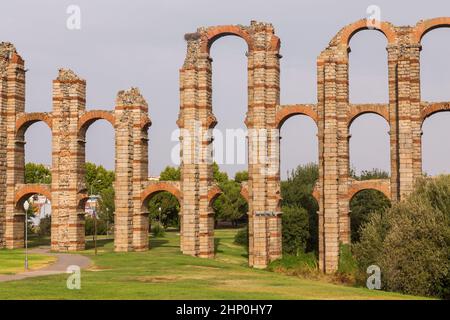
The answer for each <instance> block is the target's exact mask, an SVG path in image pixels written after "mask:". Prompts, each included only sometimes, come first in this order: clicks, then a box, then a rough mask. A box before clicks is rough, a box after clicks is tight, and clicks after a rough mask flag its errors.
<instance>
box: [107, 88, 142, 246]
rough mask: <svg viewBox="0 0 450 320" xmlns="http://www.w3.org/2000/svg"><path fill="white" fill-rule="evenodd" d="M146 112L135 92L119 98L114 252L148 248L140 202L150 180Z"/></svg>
mask: <svg viewBox="0 0 450 320" xmlns="http://www.w3.org/2000/svg"><path fill="white" fill-rule="evenodd" d="M147 108H148V107H147V103H146V102H145V100H144V98H143V97H142V95H141V94H140V93H139V90H138V89H136V88H132V89H130V90H127V91H120V92H119V93H118V94H117V98H116V108H115V132H116V164H115V167H116V180H115V183H114V188H115V207H116V212H115V217H114V219H115V223H114V226H115V232H114V248H115V251H133V250H146V249H147V248H148V217H147V216H146V214H147V212H146V211H145V210H143V208H142V203H141V201H140V192H141V191H142V185H143V182H144V180H146V179H147V156H146V154H147V147H146V144H147V133H146V131H145V133H144V132H142V129H141V126H140V120H141V116H142V115H143V114H146V112H147ZM144 154H145V155H144Z"/></svg>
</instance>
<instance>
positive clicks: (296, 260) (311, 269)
mask: <svg viewBox="0 0 450 320" xmlns="http://www.w3.org/2000/svg"><path fill="white" fill-rule="evenodd" d="M267 269H268V270H269V271H274V272H279V273H284V274H288V275H295V276H302V277H311V276H314V277H318V276H319V268H318V264H317V258H316V255H315V254H314V252H308V253H299V254H298V255H296V256H292V255H284V256H283V258H281V259H278V260H275V261H272V262H271V263H270V264H269V265H268V267H267Z"/></svg>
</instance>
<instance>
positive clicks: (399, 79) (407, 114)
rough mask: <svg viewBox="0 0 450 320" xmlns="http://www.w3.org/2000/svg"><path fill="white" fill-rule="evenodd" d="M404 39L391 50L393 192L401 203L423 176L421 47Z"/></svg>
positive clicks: (394, 197)
mask: <svg viewBox="0 0 450 320" xmlns="http://www.w3.org/2000/svg"><path fill="white" fill-rule="evenodd" d="M405 38H406V39H404V40H403V39H400V43H399V44H398V45H393V46H390V47H388V55H389V80H390V83H391V85H390V99H391V101H390V125H391V131H390V133H391V167H392V169H391V170H392V178H391V192H392V199H395V200H401V199H403V198H404V197H405V196H407V195H408V194H410V193H411V192H412V191H413V188H414V182H415V180H416V179H417V178H418V177H419V176H421V174H422V173H421V172H422V168H421V165H422V162H421V153H422V152H421V116H420V64H419V59H420V49H421V48H420V46H419V45H411V44H409V43H408V38H407V37H406V36H405Z"/></svg>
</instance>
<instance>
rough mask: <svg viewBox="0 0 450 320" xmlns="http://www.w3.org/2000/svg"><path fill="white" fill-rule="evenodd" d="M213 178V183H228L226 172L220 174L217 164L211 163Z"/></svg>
mask: <svg viewBox="0 0 450 320" xmlns="http://www.w3.org/2000/svg"><path fill="white" fill-rule="evenodd" d="M212 167H213V178H214V181H215V182H218V183H222V182H226V181H228V175H227V174H226V172H221V171H220V169H219V165H218V164H217V163H215V162H214V163H213V165H212Z"/></svg>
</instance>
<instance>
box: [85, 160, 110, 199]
mask: <svg viewBox="0 0 450 320" xmlns="http://www.w3.org/2000/svg"><path fill="white" fill-rule="evenodd" d="M85 168H86V188H87V192H88V193H89V194H95V195H99V194H100V193H101V191H102V190H105V189H108V188H113V183H114V171H111V170H106V169H105V168H104V167H103V166H101V165H99V166H97V165H95V164H94V163H91V162H86V167H85Z"/></svg>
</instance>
